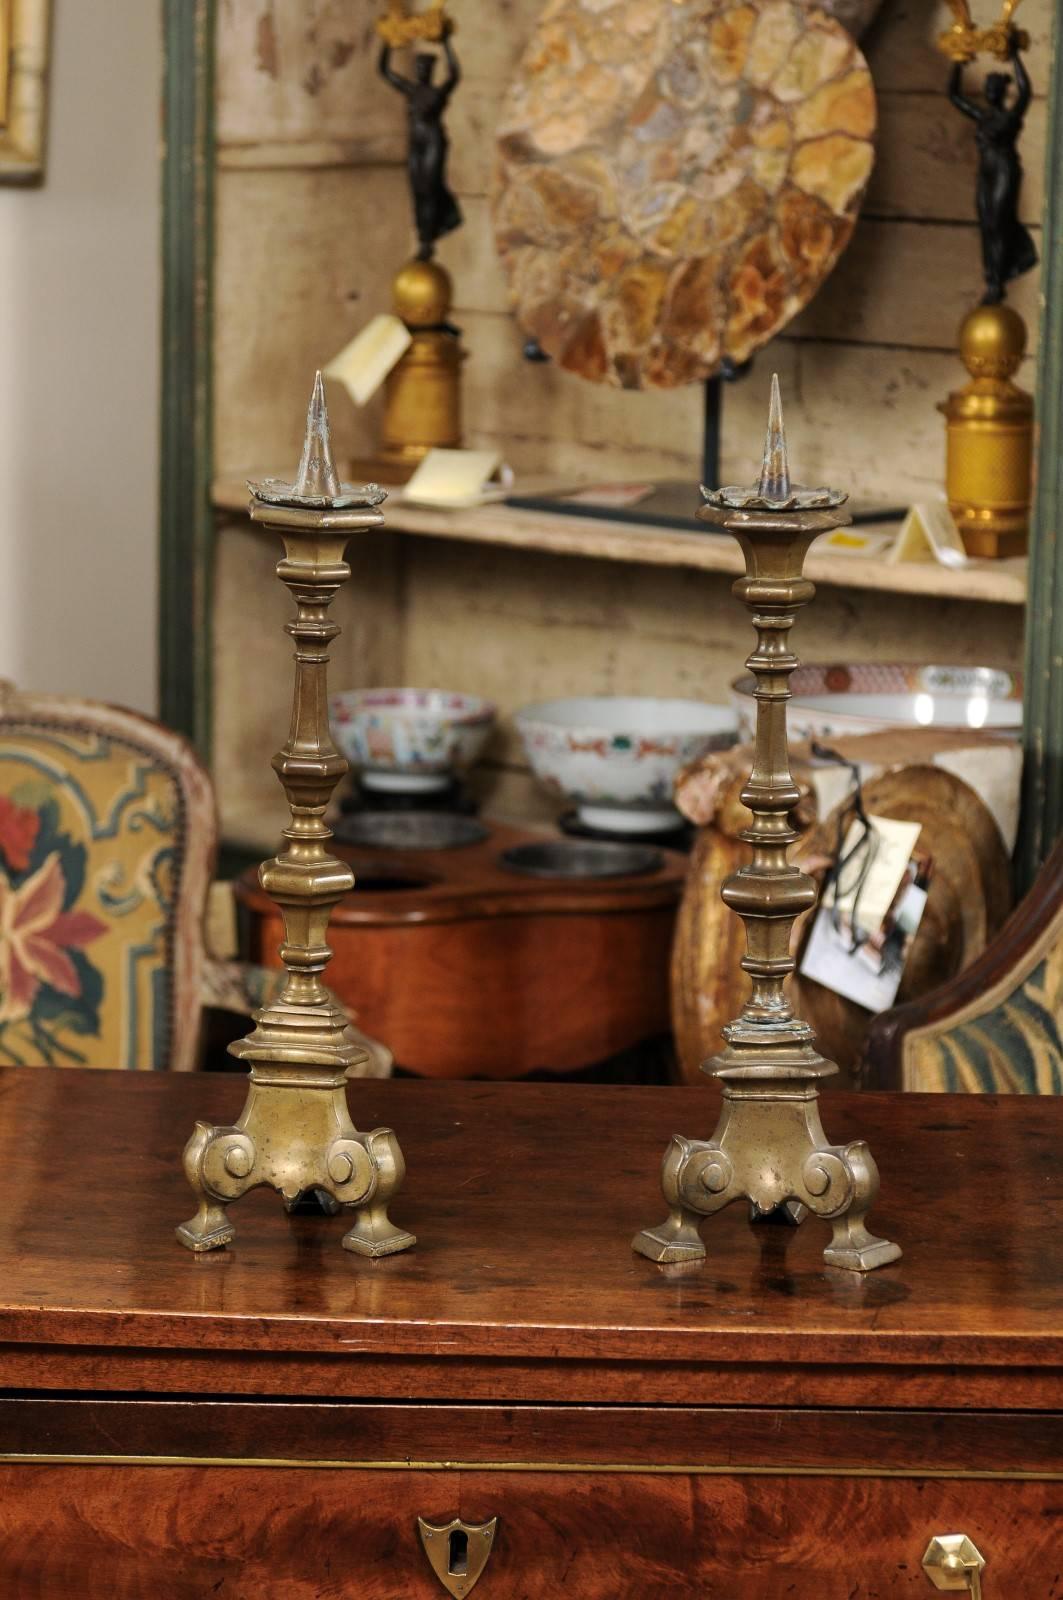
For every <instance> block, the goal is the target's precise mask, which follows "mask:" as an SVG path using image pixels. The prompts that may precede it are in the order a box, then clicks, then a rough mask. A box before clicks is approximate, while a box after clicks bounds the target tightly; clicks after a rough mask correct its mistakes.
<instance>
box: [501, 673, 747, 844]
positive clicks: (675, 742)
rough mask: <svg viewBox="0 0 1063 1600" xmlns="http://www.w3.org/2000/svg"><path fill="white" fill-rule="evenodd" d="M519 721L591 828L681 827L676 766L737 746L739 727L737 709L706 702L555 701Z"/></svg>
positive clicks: (560, 790) (540, 762)
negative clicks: (674, 796)
mask: <svg viewBox="0 0 1063 1600" xmlns="http://www.w3.org/2000/svg"><path fill="white" fill-rule="evenodd" d="M515 720H516V724H517V730H518V732H519V733H520V736H521V739H522V740H523V741H524V748H525V751H526V752H527V755H528V760H529V762H530V763H531V768H532V771H533V772H534V774H535V776H536V777H537V778H538V780H539V782H540V783H541V784H542V785H543V786H544V788H546V789H549V790H550V792H551V793H552V794H555V795H560V796H561V797H562V798H564V799H566V800H570V801H573V802H574V803H575V805H576V807H577V808H578V814H579V820H580V821H581V822H582V823H584V824H585V825H586V826H587V827H590V828H602V829H606V830H607V831H609V832H611V833H656V832H658V831H660V830H662V829H667V828H675V827H679V826H680V824H681V822H682V818H681V817H680V815H679V813H678V811H676V809H675V807H674V806H673V805H672V784H673V782H674V780H675V775H676V772H677V771H678V770H679V768H680V767H681V766H683V765H684V763H686V762H687V761H693V760H694V758H695V757H696V756H699V755H704V753H705V752H706V751H707V750H719V749H724V748H726V747H727V746H729V745H732V744H734V742H735V738H736V732H737V719H736V717H735V714H734V712H733V711H732V710H730V709H729V708H728V707H727V706H713V705H704V704H703V703H702V702H701V701H699V700H651V699H625V698H620V697H617V698H613V697H588V698H586V699H576V700H547V701H543V702H542V704H540V705H534V706H525V707H524V709H523V710H522V711H518V713H517V716H516V719H515Z"/></svg>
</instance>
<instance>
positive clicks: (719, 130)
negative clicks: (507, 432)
mask: <svg viewBox="0 0 1063 1600" xmlns="http://www.w3.org/2000/svg"><path fill="white" fill-rule="evenodd" d="M874 131H875V95H874V89H873V87H872V83H871V74H870V72H869V71H868V67H867V63H866V62H865V60H864V58H863V56H862V55H861V54H860V51H859V50H858V49H857V47H856V45H855V43H854V42H853V39H852V36H851V35H850V34H849V33H848V32H847V30H846V29H845V28H844V27H842V25H841V24H840V23H839V22H836V21H834V20H833V18H831V17H828V16H827V15H826V14H825V13H824V12H822V11H819V10H811V9H809V8H808V6H806V5H804V4H802V3H801V0H742V3H735V0H550V3H549V4H548V5H547V7H546V10H545V11H544V13H543V15H542V16H541V18H540V20H539V23H538V25H537V27H536V30H535V33H534V34H533V36H532V39H531V42H530V44H529V46H528V49H527V51H526V53H525V55H524V58H523V61H522V62H521V65H520V67H519V68H518V71H517V75H516V78H515V80H514V82H513V83H512V85H511V87H510V90H509V94H508V96H507V99H506V103H505V105H504V107H503V113H502V119H501V123H500V126H499V131H498V163H497V171H496V180H495V187H494V192H493V196H492V210H493V217H494V227H495V237H496V240H497V244H498V248H499V252H500V254H501V257H502V261H503V264H504V266H505V269H506V272H507V275H508V278H509V284H510V290H511V294H512V298H513V302H514V306H515V309H516V313H517V317H518V320H519V322H520V324H521V327H522V328H523V329H524V331H525V332H526V333H527V334H528V335H530V336H531V337H533V338H535V339H537V340H538V342H539V344H540V345H541V346H542V348H543V350H544V351H545V352H546V353H547V354H548V355H549V356H551V357H552V358H553V359H554V360H555V361H556V362H557V363H558V364H559V365H560V366H561V367H563V368H565V369H566V370H567V371H570V372H575V373H578V374H579V375H580V377H583V378H587V379H590V380H591V381H592V382H595V383H608V384H614V385H618V386H620V387H623V388H627V389H644V388H672V387H675V386H676V385H678V384H684V383H693V382H695V381H698V380H701V379H705V378H709V377H711V376H712V375H713V374H714V373H716V372H718V371H719V369H720V367H721V365H722V364H723V362H724V361H725V359H727V358H730V359H731V360H733V361H735V362H742V361H745V360H746V359H747V358H748V357H749V356H751V355H752V354H753V352H754V351H756V350H759V349H760V348H761V346H762V345H764V344H766V343H767V342H768V340H769V339H771V338H772V336H773V335H774V334H776V333H778V332H779V330H780V329H781V328H783V327H785V326H786V324H787V323H788V322H789V321H790V320H791V318H792V317H794V316H796V315H797V313H798V312H799V311H800V310H801V309H802V307H803V306H805V305H807V304H808V302H809V300H811V298H812V296H813V295H814V294H815V293H816V291H817V289H818V288H819V287H820V285H821V284H822V283H823V281H824V279H825V278H826V277H827V276H828V274H829V273H830V271H831V269H832V268H833V266H834V264H835V262H836V261H837V260H838V257H839V256H840V254H841V252H842V251H843V250H844V248H845V246H846V244H847V243H848V241H849V238H850V235H851V233H852V230H853V225H854V222H855V220H856V215H857V211H858V209H859V205H860V201H861V199H862V198H863V194H864V190H865V188H866V186H867V181H868V178H869V176H870V173H871V167H872V162H873V159H874V150H873V145H872V139H873V136H874Z"/></svg>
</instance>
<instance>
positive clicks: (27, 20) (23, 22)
mask: <svg viewBox="0 0 1063 1600" xmlns="http://www.w3.org/2000/svg"><path fill="white" fill-rule="evenodd" d="M51 10H52V5H51V0H0V183H40V182H41V181H42V180H43V178H44V146H45V127H46V121H47V103H48V95H47V86H48V45H49V34H50V25H51Z"/></svg>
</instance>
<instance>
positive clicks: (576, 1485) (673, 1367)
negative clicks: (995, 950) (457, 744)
mask: <svg viewBox="0 0 1063 1600" xmlns="http://www.w3.org/2000/svg"><path fill="white" fill-rule="evenodd" d="M242 1094H243V1085H242V1084H241V1083H240V1082H239V1081H237V1080H233V1079H225V1078H193V1079H185V1078H179V1077H169V1076H153V1075H147V1074H145V1075H124V1074H123V1075H118V1074H110V1073H98V1072H97V1073H91V1072H78V1071H69V1072H62V1071H47V1070H43V1069H42V1070H36V1069H8V1070H5V1071H3V1072H0V1170H2V1171H3V1172H4V1174H5V1177H6V1194H7V1202H8V1203H7V1205H6V1207H5V1208H4V1213H3V1217H2V1220H0V1340H2V1341H3V1342H2V1344H0V1385H2V1391H0V1594H2V1595H3V1596H5V1597H6V1596H12V1597H18V1600H23V1597H25V1600H29V1597H31V1596H32V1597H34V1600H55V1597H59V1596H62V1597H63V1600H69V1596H71V1595H72V1594H76V1595H78V1596H79V1597H80V1600H103V1597H106V1600H143V1597H144V1596H145V1595H148V1594H158V1595H160V1596H163V1595H164V1596H165V1597H166V1600H193V1597H194V1600H204V1597H205V1596H211V1597H214V1596H217V1597H219V1600H250V1597H252V1596H253V1597H255V1600H348V1597H350V1600H356V1597H357V1600H397V1597H399V1596H402V1597H404V1600H433V1597H435V1600H439V1597H440V1596H442V1595H443V1594H445V1593H447V1592H448V1591H449V1592H451V1593H454V1594H464V1593H467V1592H468V1587H469V1584H468V1579H469V1576H470V1573H471V1570H472V1569H471V1565H470V1563H473V1564H474V1563H475V1560H476V1559H477V1556H478V1554H479V1553H480V1543H481V1542H482V1541H481V1540H480V1536H479V1535H478V1533H477V1531H476V1530H477V1528H478V1527H479V1526H481V1525H487V1526H490V1524H491V1521H492V1519H495V1518H497V1524H496V1525H495V1531H494V1538H493V1544H492V1546H491V1549H490V1553H489V1555H488V1558H487V1561H486V1565H485V1567H484V1570H483V1572H482V1575H481V1576H480V1577H479V1580H478V1583H477V1585H476V1596H477V1600H547V1597H549V1600H557V1597H559V1596H571V1597H574V1600H627V1597H630V1600H636V1597H638V1600H648V1597H652V1600H674V1597H684V1600H687V1597H689V1600H693V1597H695V1596H697V1597H699V1600H704V1597H705V1596H726V1597H728V1600H873V1597H874V1600H902V1597H909V1596H911V1597H916V1600H918V1597H921V1596H922V1597H929V1596H930V1595H931V1594H933V1593H934V1592H935V1591H934V1589H933V1588H932V1585H931V1580H930V1577H929V1576H928V1575H927V1573H926V1572H925V1571H924V1570H923V1567H922V1561H923V1557H924V1554H925V1553H926V1552H927V1550H928V1547H929V1546H930V1544H931V1541H932V1540H933V1539H934V1538H935V1537H937V1536H944V1535H961V1534H962V1535H966V1537H967V1539H968V1540H969V1541H970V1542H971V1544H972V1545H973V1546H974V1547H975V1548H976V1549H977V1551H978V1552H979V1553H980V1555H981V1557H982V1558H983V1559H984V1561H985V1569H984V1571H983V1572H981V1574H980V1580H981V1592H982V1595H983V1596H984V1600H998V1597H999V1600H1060V1597H1061V1596H1063V1555H1061V1535H1063V1418H1061V1416H1060V1410H1061V1401H1063V1250H1061V1249H1060V1247H1059V1222H1060V1217H1061V1216H1063V1164H1061V1162H1060V1159H1059V1151H1060V1148H1061V1144H1063V1105H1061V1104H1060V1102H1059V1101H1057V1100H1040V1101H1038V1100H1023V1099H1014V1100H1004V1099H1001V1100H998V1099H995V1098H990V1097H983V1098H971V1099H960V1098H952V1097H947V1096H925V1097H924V1096H918V1095H915V1096H903V1097H902V1096H896V1097H894V1096H888V1095H881V1096H875V1095H867V1096H863V1097H860V1098H859V1099H854V1098H851V1097H847V1096H842V1095H839V1096H837V1097H835V1098H833V1099H832V1103H831V1127H832V1131H833V1132H834V1134H835V1137H837V1138H839V1139H845V1138H846V1137H847V1136H848V1135H849V1133H850V1132H853V1133H855V1132H856V1131H859V1132H860V1133H861V1134H862V1135H863V1134H866V1135H867V1137H868V1138H869V1139H870V1140H871V1141H872V1142H873V1146H874V1149H875V1150H876V1153H877V1155H878V1158H879V1161H880V1164H881V1167H882V1171H883V1191H882V1196H881V1200H880V1202H879V1205H878V1206H877V1208H876V1213H875V1215H876V1221H877V1222H879V1223H880V1225H881V1228H882V1229H883V1231H884V1232H886V1233H887V1234H888V1235H889V1236H890V1237H892V1238H896V1239H898V1240H900V1241H901V1242H902V1243H903V1246H904V1251H905V1254H904V1258H903V1260H902V1261H900V1262H899V1263H898V1264H896V1265H895V1266H891V1267H887V1268H884V1269H883V1270H881V1271H880V1272H877V1273H875V1274H873V1275H870V1276H869V1277H866V1278H862V1277H858V1276H856V1275H853V1274H849V1273H844V1272H838V1271H831V1270H829V1269H825V1268H824V1267H823V1265H822V1262H821V1258H820V1253H819V1252H820V1247H821V1245H822V1233H821V1229H820V1227H819V1226H817V1225H816V1224H815V1223H811V1222H810V1223H809V1224H807V1225H806V1226H805V1227H803V1228H801V1229H799V1230H797V1231H792V1230H789V1229H778V1228H769V1227H765V1228H758V1229H756V1230H752V1229H751V1228H750V1227H749V1225H748V1223H747V1220H746V1218H745V1216H744V1215H743V1214H742V1213H741V1212H740V1210H739V1209H738V1208H734V1209H732V1211H730V1212H728V1213H725V1214H724V1215H723V1216H721V1217H717V1218H715V1219H714V1220H713V1222H712V1225H711V1231H710V1232H709V1234H708V1243H709V1257H708V1260H707V1261H705V1262H704V1263H698V1264H696V1265H694V1266H693V1267H691V1266H686V1267H681V1268H672V1269H661V1268H657V1267H654V1266H652V1265H651V1264H650V1263H649V1262H647V1261H644V1260H642V1259H640V1258H637V1257H635V1256H634V1255H633V1254H632V1253H631V1251H630V1247H629V1241H630V1238H631V1236H632V1234H633V1233H634V1232H635V1230H636V1229H637V1228H638V1227H639V1226H640V1225H642V1224H643V1223H644V1222H645V1221H646V1220H647V1218H652V1217H654V1216H655V1215H656V1211H657V1208H658V1207H659V1205H660V1196H659V1191H658V1181H657V1170H656V1169H657V1162H658V1157H659V1153H660V1151H661V1149H662V1148H663V1147H664V1145H665V1143H666V1141H667V1136H668V1135H669V1134H670V1133H671V1132H672V1131H673V1129H674V1128H675V1127H684V1128H687V1129H694V1128H697V1127H698V1126H699V1125H702V1124H704V1126H705V1127H706V1129H708V1128H710V1127H711V1125H712V1121H713V1115H712V1113H713V1106H712V1103H711V1102H712V1098H713V1097H712V1093H711V1091H710V1090H709V1089H604V1088H598V1089H593V1088H592V1089H583V1088H576V1087H571V1086H563V1085H548V1086H540V1085H520V1084H515V1085H510V1084H507V1085H487V1084H459V1085H443V1084H421V1083H380V1082H359V1083H354V1084H352V1085H351V1088H350V1096H351V1103H352V1111H353V1112H354V1115H355V1119H356V1121H357V1122H358V1125H359V1126H373V1125H374V1124H375V1123H377V1122H394V1123H395V1125H396V1126H397V1127H399V1128H401V1130H402V1139H403V1146H404V1148H405V1150H406V1152H407V1156H408V1159H409V1177H408V1181H407V1184H406V1187H405V1188H404V1190H403V1194H402V1200H401V1205H400V1206H397V1207H396V1211H397V1214H398V1216H399V1220H400V1221H403V1222H409V1223H410V1224H411V1225H412V1226H414V1227H415V1229H416V1231H417V1234H418V1241H419V1242H418V1245H417V1248H416V1249H415V1250H414V1251H411V1252H409V1253H408V1254H404V1255H400V1256H393V1257H389V1258H387V1259H385V1260H382V1261H378V1262H373V1263H368V1262H362V1261H357V1260H355V1259H353V1258H352V1257H351V1256H350V1255H349V1254H347V1253H345V1252H344V1251H342V1250H341V1249H340V1245H339V1240H340V1235H341V1233H342V1230H343V1219H342V1218H340V1217H337V1218H313V1217H304V1216H292V1217H289V1216H287V1215H286V1214H285V1213H284V1211H283V1210H282V1208H281V1207H280V1205H279V1204H278V1202H277V1200H276V1197H275V1196H267V1195H264V1194H263V1195H261V1196H260V1197H258V1198H255V1197H252V1198H250V1199H248V1200H247V1201H245V1202H244V1205H243V1206H242V1208H241V1214H240V1229H239V1234H238V1238H237V1242H236V1245H235V1246H234V1247H233V1248H232V1249H230V1250H227V1251H224V1252H219V1253H217V1254H216V1255H210V1256H206V1257H201V1258H193V1257H191V1256H189V1255H188V1254H187V1253H186V1252H184V1251H182V1250H181V1248H180V1246H179V1245H178V1244H177V1242H176V1241H175V1239H174V1238H173V1226H174V1223H175V1222H176V1221H179V1220H180V1218H181V1217H182V1216H183V1215H184V1212H185V1211H186V1210H187V1195H186V1193H185V1186H184V1179H183V1177H182V1175H181V1172H180V1167H179V1162H178V1155H179V1150H180V1146H181V1143H182V1141H183V1139H184V1136H185V1133H186V1132H187V1129H188V1128H189V1127H190V1125H191V1121H192V1119H193V1117H194V1116H202V1115H208V1116H210V1117H212V1118H214V1119H216V1120H218V1121H222V1120H224V1119H226V1118H228V1117H230V1116H231V1115H232V1114H233V1113H235V1112H236V1111H237V1110H238V1109H239V1104H240V1101H241V1099H242ZM64 1128H65V1129H66V1130H67V1133H66V1134H65V1135H64V1133H63V1131H62V1130H63V1129H64ZM67 1139H71V1141H73V1140H76V1146H75V1148H76V1151H77V1157H78V1159H77V1163H76V1164H75V1163H74V1162H71V1161H69V1160H68V1158H67V1156H66V1154H65V1151H66V1148H67V1146H66V1140H67ZM419 1518H421V1519H424V1521H425V1522H426V1523H428V1524H433V1525H435V1526H436V1527H437V1528H438V1529H440V1530H442V1531H441V1532H440V1533H439V1534H438V1535H437V1537H439V1538H440V1539H442V1541H443V1547H442V1548H443V1557H444V1559H443V1560H442V1561H441V1567H442V1571H443V1574H444V1577H445V1580H446V1581H445V1582H444V1580H443V1579H442V1578H441V1577H439V1576H437V1574H436V1572H435V1571H434V1570H433V1567H432V1565H431V1564H430V1561H429V1557H428V1555H427V1554H426V1548H427V1543H426V1541H423V1540H422V1538H421V1535H420V1532H419V1527H418V1519H419ZM463 1540H464V1541H465V1542H464V1543H463ZM463 1563H464V1564H465V1569H464V1571H463V1570H462V1564H463ZM451 1568H454V1569H455V1570H453V1571H451ZM946 1575H947V1574H946ZM952 1576H953V1578H955V1579H956V1580H957V1582H956V1583H955V1584H954V1585H953V1586H954V1587H955V1588H959V1589H960V1590H961V1591H962V1590H963V1589H966V1590H967V1592H973V1590H972V1589H971V1582H972V1581H973V1569H971V1568H964V1567H963V1566H962V1563H961V1565H960V1566H957V1567H956V1568H955V1570H954V1571H953V1573H952ZM463 1585H464V1586H465V1587H464V1588H463Z"/></svg>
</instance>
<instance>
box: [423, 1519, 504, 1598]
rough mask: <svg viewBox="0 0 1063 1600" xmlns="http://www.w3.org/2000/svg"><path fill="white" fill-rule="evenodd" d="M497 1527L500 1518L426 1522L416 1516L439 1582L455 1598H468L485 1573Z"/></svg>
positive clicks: (424, 1544)
mask: <svg viewBox="0 0 1063 1600" xmlns="http://www.w3.org/2000/svg"><path fill="white" fill-rule="evenodd" d="M497 1530H498V1518H497V1517H492V1518H491V1520H490V1522H463V1521H462V1520H461V1518H460V1517H454V1518H453V1520H452V1521H450V1522H444V1523H438V1522H426V1521H425V1519H424V1518H423V1517H418V1518H417V1531H418V1533H419V1534H420V1536H421V1544H422V1545H423V1546H424V1553H425V1555H426V1556H427V1557H428V1561H429V1564H430V1566H431V1568H432V1571H433V1572H434V1573H435V1575H436V1577H437V1578H438V1579H439V1581H440V1583H441V1584H442V1585H443V1587H444V1589H445V1590H446V1591H447V1593H448V1594H451V1595H453V1596H454V1600H465V1596H466V1595H467V1594H468V1593H469V1592H470V1591H471V1590H472V1588H473V1586H474V1585H475V1584H476V1582H477V1580H478V1579H479V1578H481V1577H482V1576H483V1571H484V1568H485V1567H486V1566H487V1562H488V1559H489V1557H490V1555H491V1550H492V1547H493V1545H494V1542H495V1533H496V1532H497Z"/></svg>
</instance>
